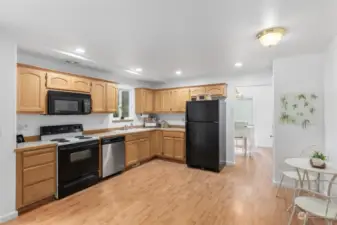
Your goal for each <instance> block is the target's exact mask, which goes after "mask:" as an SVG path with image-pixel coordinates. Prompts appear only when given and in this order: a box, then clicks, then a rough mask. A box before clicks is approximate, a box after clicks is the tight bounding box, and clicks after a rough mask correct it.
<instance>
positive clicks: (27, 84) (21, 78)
mask: <svg viewBox="0 0 337 225" xmlns="http://www.w3.org/2000/svg"><path fill="white" fill-rule="evenodd" d="M45 83H46V74H45V72H44V71H42V70H38V69H32V68H26V67H18V68H17V102H16V104H17V109H16V110H17V112H18V113H41V114H42V113H43V112H44V110H45V103H46V86H45V85H46V84H45Z"/></svg>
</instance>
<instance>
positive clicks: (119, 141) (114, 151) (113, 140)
mask: <svg viewBox="0 0 337 225" xmlns="http://www.w3.org/2000/svg"><path fill="white" fill-rule="evenodd" d="M101 143H102V177H103V178H105V177H107V176H110V175H113V174H116V173H118V172H121V171H123V170H124V168H125V144H124V137H108V138H102V140H101Z"/></svg>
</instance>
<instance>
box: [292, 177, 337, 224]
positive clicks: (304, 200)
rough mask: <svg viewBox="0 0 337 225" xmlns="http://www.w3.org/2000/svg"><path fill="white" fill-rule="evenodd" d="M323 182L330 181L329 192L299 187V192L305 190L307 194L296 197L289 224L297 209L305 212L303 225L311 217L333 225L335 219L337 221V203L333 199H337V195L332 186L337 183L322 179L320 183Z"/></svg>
mask: <svg viewBox="0 0 337 225" xmlns="http://www.w3.org/2000/svg"><path fill="white" fill-rule="evenodd" d="M335 178H336V177H335ZM335 178H334V179H335ZM323 182H326V183H329V185H328V191H327V194H323V193H319V192H316V191H312V190H308V189H301V188H298V189H297V191H299V192H301V191H304V192H305V193H306V194H307V196H298V197H296V198H295V200H294V207H293V210H292V213H291V215H290V218H289V221H288V225H291V223H292V220H293V217H294V214H295V212H296V210H301V211H302V212H304V213H305V214H304V216H303V218H302V219H303V225H306V224H307V223H308V220H309V219H310V218H321V219H324V220H325V221H326V224H327V225H332V224H333V222H334V221H337V204H336V203H335V202H334V201H333V200H334V199H337V196H333V195H332V194H331V187H332V185H335V186H336V183H334V182H333V181H332V182H331V181H327V180H323V181H322V180H321V181H320V183H323Z"/></svg>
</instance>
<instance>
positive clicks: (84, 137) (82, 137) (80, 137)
mask: <svg viewBox="0 0 337 225" xmlns="http://www.w3.org/2000/svg"><path fill="white" fill-rule="evenodd" d="M75 138H78V139H90V138H92V137H86V136H76V137H75Z"/></svg>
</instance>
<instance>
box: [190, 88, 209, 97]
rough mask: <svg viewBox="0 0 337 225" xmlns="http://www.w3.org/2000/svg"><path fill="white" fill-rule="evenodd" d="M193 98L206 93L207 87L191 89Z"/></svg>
mask: <svg viewBox="0 0 337 225" xmlns="http://www.w3.org/2000/svg"><path fill="white" fill-rule="evenodd" d="M190 91H191V96H197V95H201V94H205V93H206V87H192V88H190Z"/></svg>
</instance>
